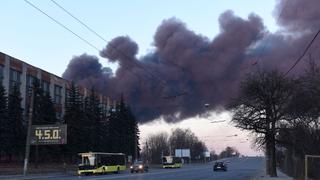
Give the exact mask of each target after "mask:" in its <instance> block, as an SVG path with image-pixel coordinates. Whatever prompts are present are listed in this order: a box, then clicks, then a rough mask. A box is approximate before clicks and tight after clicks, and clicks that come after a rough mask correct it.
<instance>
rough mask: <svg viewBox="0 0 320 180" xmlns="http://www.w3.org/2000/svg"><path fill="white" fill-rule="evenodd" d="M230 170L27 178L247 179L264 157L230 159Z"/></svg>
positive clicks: (208, 166) (199, 167)
mask: <svg viewBox="0 0 320 180" xmlns="http://www.w3.org/2000/svg"><path fill="white" fill-rule="evenodd" d="M228 161H230V163H229V165H228V171H226V172H222V171H221V172H213V163H207V164H193V165H185V166H183V167H182V168H181V169H150V170H149V172H148V173H134V174H131V173H129V171H128V170H127V171H125V172H122V173H120V174H106V175H95V176H45V177H29V178H27V179H62V180H76V179H78V180H79V179H81V180H104V179H105V180H108V179H115V180H127V179H130V180H131V179H132V180H180V179H181V180H212V179H222V180H246V179H250V177H252V176H254V175H255V174H257V172H259V171H260V170H261V169H262V168H263V164H264V159H263V158H261V157H244V158H234V159H228Z"/></svg>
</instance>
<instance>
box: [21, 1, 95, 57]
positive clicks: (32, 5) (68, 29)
mask: <svg viewBox="0 0 320 180" xmlns="http://www.w3.org/2000/svg"><path fill="white" fill-rule="evenodd" d="M24 1H25V2H26V3H28V4H29V5H30V6H31V7H33V8H34V9H36V10H37V11H39V12H41V13H42V14H43V15H45V16H47V17H48V18H50V19H51V20H52V21H53V22H55V23H56V24H58V25H59V26H61V27H62V28H64V29H65V30H67V31H69V32H70V33H72V34H73V35H75V36H76V37H78V38H79V39H81V40H82V41H83V42H85V43H86V44H88V45H89V46H91V47H92V48H94V49H96V50H97V51H99V49H98V48H97V47H96V46H94V45H93V44H91V43H90V42H89V41H87V40H86V39H84V38H83V37H81V36H80V35H78V34H77V33H75V32H74V31H72V30H71V29H70V28H68V27H67V26H65V25H63V24H62V23H61V22H59V21H58V20H56V19H55V18H53V17H52V16H50V15H49V14H47V13H45V12H44V11H43V10H41V9H40V8H39V7H37V6H36V5H34V4H33V3H31V2H30V1H28V0H24Z"/></svg>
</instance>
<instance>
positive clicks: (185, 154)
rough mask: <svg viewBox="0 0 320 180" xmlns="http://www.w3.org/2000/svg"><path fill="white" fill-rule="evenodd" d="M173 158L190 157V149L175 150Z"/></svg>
mask: <svg viewBox="0 0 320 180" xmlns="http://www.w3.org/2000/svg"><path fill="white" fill-rule="evenodd" d="M175 157H191V156H190V149H176V150H175Z"/></svg>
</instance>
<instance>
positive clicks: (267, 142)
mask: <svg viewBox="0 0 320 180" xmlns="http://www.w3.org/2000/svg"><path fill="white" fill-rule="evenodd" d="M270 157H271V156H270V142H269V139H268V135H266V174H267V175H270Z"/></svg>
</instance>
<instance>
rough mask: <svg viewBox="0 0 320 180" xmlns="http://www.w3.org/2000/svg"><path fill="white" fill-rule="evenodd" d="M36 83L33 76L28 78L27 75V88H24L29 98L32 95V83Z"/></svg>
mask: <svg viewBox="0 0 320 180" xmlns="http://www.w3.org/2000/svg"><path fill="white" fill-rule="evenodd" d="M35 81H36V77H34V76H30V75H27V84H26V86H27V88H26V91H27V95H28V96H31V94H32V87H33V83H34V82H35Z"/></svg>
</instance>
